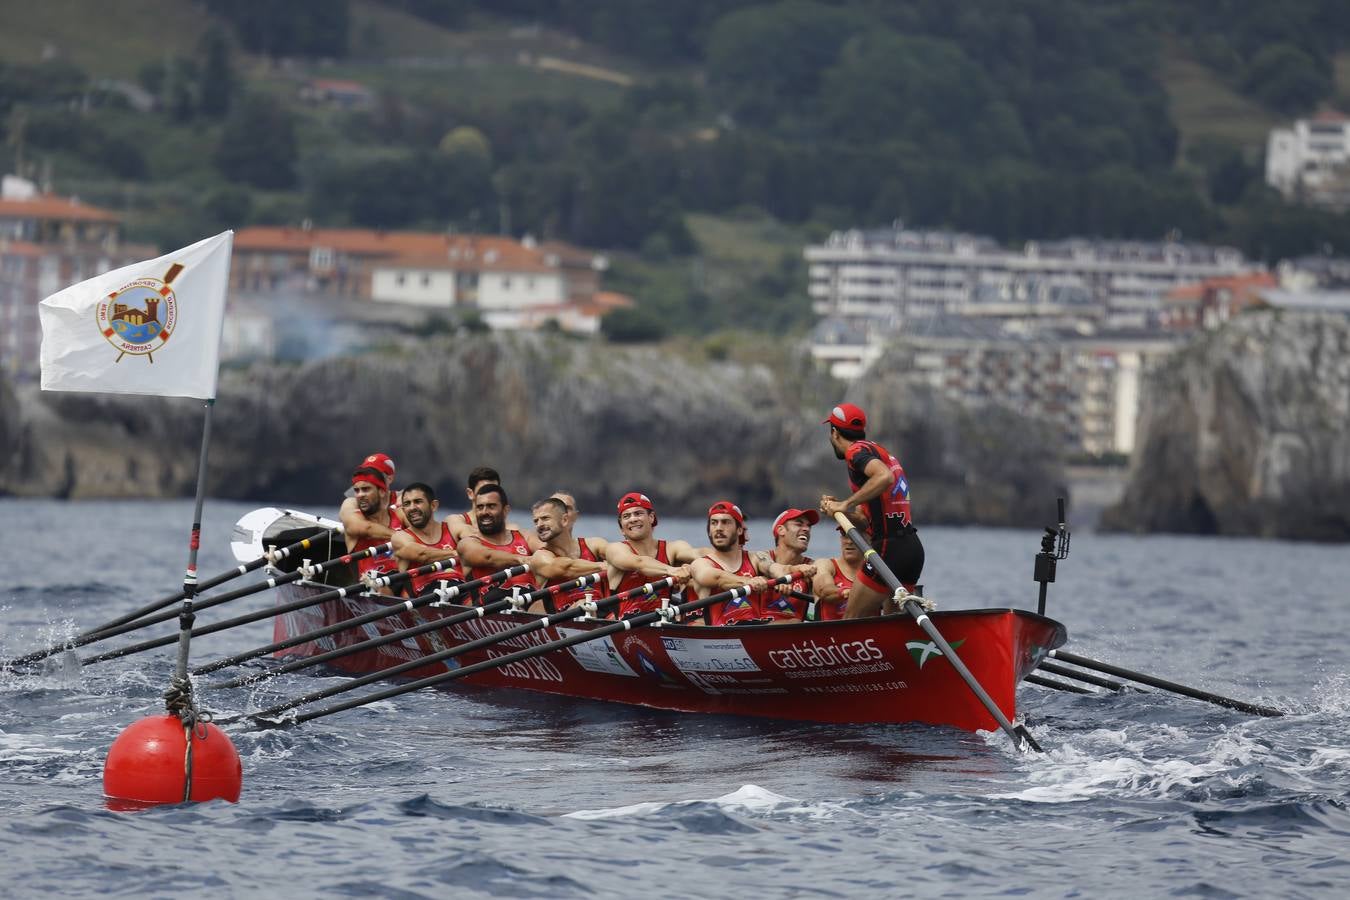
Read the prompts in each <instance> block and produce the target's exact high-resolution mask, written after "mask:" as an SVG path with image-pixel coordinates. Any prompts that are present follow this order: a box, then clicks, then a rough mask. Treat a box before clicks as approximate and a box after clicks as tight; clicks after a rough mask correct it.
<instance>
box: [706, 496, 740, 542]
mask: <svg viewBox="0 0 1350 900" xmlns="http://www.w3.org/2000/svg"><path fill="white" fill-rule="evenodd" d="M719 515H721V516H731V517H732V518H733V519H735V520H736V524H737V525H739V526H741V543H742V544H744V543H745V542H746V539H747V537H748V535H747V534H746V531H745V513H743V512H741V508H740V507H739V506H737V505H736V504H735V503H732V502H731V501H730V500H718V501H717V502H716V503H714V504H713V505H712V506H710V507H708V518H709V519H711V518H712V517H713V516H719Z"/></svg>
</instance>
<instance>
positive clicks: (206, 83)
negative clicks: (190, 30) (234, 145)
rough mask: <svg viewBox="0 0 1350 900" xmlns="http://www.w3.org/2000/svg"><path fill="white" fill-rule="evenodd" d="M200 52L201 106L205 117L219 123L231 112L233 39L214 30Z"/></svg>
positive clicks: (199, 100) (214, 28)
mask: <svg viewBox="0 0 1350 900" xmlns="http://www.w3.org/2000/svg"><path fill="white" fill-rule="evenodd" d="M197 52H198V53H199V54H200V56H201V57H202V60H203V61H202V74H201V87H200V90H199V91H198V105H199V107H200V109H201V111H202V114H203V115H206V116H209V117H210V118H213V119H217V118H220V117H221V116H224V115H225V114H226V113H227V112H229V111H230V100H231V99H232V95H233V93H234V69H233V67H232V66H231V64H230V43H229V39H228V38H226V36H225V33H224V32H223V31H221V30H220V29H219V28H216V27H214V26H212V27H211V28H208V29H207V30H206V33H205V34H203V35H202V40H201V43H200V45H199V46H198V51H197Z"/></svg>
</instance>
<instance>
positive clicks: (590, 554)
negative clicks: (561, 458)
mask: <svg viewBox="0 0 1350 900" xmlns="http://www.w3.org/2000/svg"><path fill="white" fill-rule="evenodd" d="M530 512H531V513H532V514H533V518H534V531H535V536H536V537H537V538H539V540H540V541H541V542H542V544H543V546H541V547H540V548H539V549H538V550H536V551H534V555H533V556H531V557H530V571H532V572H534V574H535V577H536V578H538V579H540V580H542V581H543V582H544V586H550V585H555V584H562V583H563V582H566V581H574V580H575V579H577V578H580V577H581V576H583V575H603V574H607V567H606V565H605V563H603V562H601V560H603V559H604V553H605V547H606V546H607V545H608V544H609V542H608V541H606V540H605V539H604V538H599V537H593V538H577V537H573V536H572V526H571V520H572V518H573V516H571V515H569V513H568V509H567V504H566V503H565V502H564V501H563V500H562V499H561V498H560V497H559V496H558V495H557V494H556V493H555V494H554V495H553V496H552V497H545V498H544V499H543V500H540V501H539V502H537V503H535V504H534V506H533V507H531V509H530ZM605 587H606V585H605V583H604V580H603V579H601V581H600V582H599V583H598V584H597V585H595V586H594V587H589V588H585V589H574V590H571V591H567V592H566V593H564V594H560V595H558V596H556V597H555V596H549V597H545V598H544V599H542V600H537V601H535V603H534V605H533V606H531V608H530V611H531V612H542V613H548V614H552V613H555V612H558V611H559V610H563V609H567V608H568V607H569V606H572V605H574V604H576V603H579V602H581V601H583V600H586V599H587V598H595V597H603V596H604V595H605Z"/></svg>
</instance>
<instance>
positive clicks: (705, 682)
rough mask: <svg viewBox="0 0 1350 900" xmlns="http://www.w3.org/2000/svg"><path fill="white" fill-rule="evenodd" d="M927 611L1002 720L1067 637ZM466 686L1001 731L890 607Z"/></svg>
mask: <svg viewBox="0 0 1350 900" xmlns="http://www.w3.org/2000/svg"><path fill="white" fill-rule="evenodd" d="M320 590H324V588H321V587H318V586H312V585H306V584H296V585H288V586H286V587H283V588H280V589H279V590H278V591H277V593H278V595H279V596H278V602H279V603H280V602H289V601H292V600H296V599H299V598H300V597H304V596H306V595H314V594H317V593H318V592H319V591H320ZM394 603H395V601H391V600H382V599H377V598H371V597H359V598H346V599H341V600H329V601H324V602H321V603H319V604H317V605H315V606H313V607H309V608H306V609H302V610H299V611H295V612H290V613H286V614H285V615H283V616H279V617H278V618H277V619H276V640H277V641H282V640H286V639H288V638H290V637H291V636H293V635H299V634H303V633H306V632H309V631H314V630H316V629H319V628H322V627H324V626H328V625H335V624H337V623H339V622H342V621H346V620H349V619H351V618H353V617H355V616H357V615H362V614H364V613H368V612H371V611H373V610H375V609H376V608H378V607H379V606H380V605H388V606H392V605H394ZM465 609H466V608H465V607H462V606H444V607H438V608H433V607H424V608H422V609H418V610H413V611H411V612H409V611H403V612H399V613H398V614H397V615H391V616H389V617H388V618H385V619H380V620H378V621H377V622H375V623H371V624H366V625H364V626H361V627H359V628H356V629H352V630H350V631H342V632H339V633H337V634H336V635H333V636H331V637H325V638H320V639H318V640H316V641H310V642H306V643H303V644H299V645H297V646H295V647H291V648H289V649H286V650H283V651H279V652H278V653H277V654H276V655H277V656H278V657H295V656H314V655H317V654H319V653H325V652H328V651H330V650H334V649H336V648H339V647H349V646H352V645H354V644H356V643H359V642H360V641H364V640H366V639H368V638H371V637H374V636H376V635H377V634H388V633H390V632H392V631H394V630H396V629H400V628H406V627H410V626H412V625H418V624H421V623H423V622H428V621H431V620H432V619H433V618H444V617H446V616H450V615H454V614H456V613H460V612H463V611H464V610H465ZM537 618H540V617H539V616H533V615H530V614H528V613H497V614H492V615H488V616H486V617H484V618H482V619H474V620H471V621H468V622H462V623H459V624H456V625H451V626H449V627H448V628H445V629H440V630H436V631H433V632H430V633H428V634H423V635H419V636H417V637H415V638H406V639H404V640H403V641H400V642H393V643H389V644H386V645H384V646H382V647H378V648H374V649H370V650H364V651H361V652H358V653H353V654H350V655H348V656H343V657H340V658H338V659H335V660H333V661H331V662H330V663H328V665H329V666H330V667H331V668H333V669H336V670H338V671H341V672H345V673H348V674H353V675H357V674H360V675H364V674H368V673H372V672H376V671H378V670H381V669H385V668H388V667H390V666H395V665H398V664H400V663H404V662H408V661H411V660H414V659H417V658H419V657H422V656H425V655H426V654H429V653H435V652H437V651H439V650H444V649H446V648H449V647H454V646H456V645H459V644H463V643H466V642H468V641H471V640H475V639H477V638H481V637H484V636H485V635H489V634H496V633H500V632H503V631H505V630H507V629H509V628H514V627H516V626H519V625H521V624H524V623H526V622H529V621H531V620H534V619H537ZM930 618H931V619H932V621H933V624H934V625H935V626H937V628H938V630H939V632H940V633H941V634H942V636H943V637H944V638H946V639H947V641H948V642H949V643H950V644H951V645H952V646H953V648H954V649H955V650H956V652H957V654H958V655H959V656H960V658H961V660H962V661H963V662H964V663H965V664H966V666H967V667H968V668H969V669H970V671H971V673H972V674H974V676H975V677H976V678H977V679H978V680H979V682H980V684H981V685H983V686H984V689H985V690H986V691H987V692H988V693H989V695H990V697H992V698H993V700H994V702H995V703H996V704H997V705H998V707H999V708H1000V709H1001V710H1002V711H1003V713H1004V715H1006V716H1008V718H1010V719H1011V718H1012V717H1013V716H1014V715H1015V714H1016V711H1017V709H1016V687H1017V683H1018V682H1019V681H1020V680H1021V679H1022V678H1023V677H1024V676H1025V675H1027V674H1028V673H1029V672H1031V670H1032V669H1034V668H1035V667H1036V665H1037V664H1038V663H1039V662H1040V661H1041V660H1042V659H1043V658H1044V657H1045V654H1046V653H1047V652H1049V651H1050V650H1052V649H1054V648H1056V647H1059V646H1061V645H1062V644H1063V643H1064V641H1065V640H1066V637H1067V635H1066V633H1065V629H1064V626H1063V625H1061V624H1060V623H1058V622H1056V621H1054V620H1053V619H1049V618H1046V617H1044V616H1038V615H1036V614H1035V613H1030V612H1027V611H1025V610H1015V609H984V610H961V611H955V612H939V613H933V614H932V615H931V616H930ZM601 624H605V623H603V622H594V621H572V622H565V623H563V624H561V625H557V626H553V625H550V626H548V627H546V628H542V629H539V630H537V631H533V632H530V633H528V634H525V635H522V636H518V637H514V638H510V639H508V640H506V641H503V642H502V643H501V644H496V645H492V646H490V647H485V648H481V649H478V650H472V651H469V652H467V653H465V654H463V655H461V656H458V657H455V658H453V659H450V660H447V661H445V662H439V663H431V664H428V665H425V666H421V667H418V668H417V669H415V670H413V671H410V672H408V673H405V674H404V675H403V676H401V677H403V678H407V679H414V678H423V677H427V676H431V675H437V674H441V673H443V672H448V671H450V670H451V669H453V668H456V667H457V666H459V665H469V664H471V663H476V662H479V661H481V660H485V659H489V658H492V657H501V656H505V655H507V654H509V653H513V652H515V651H517V650H521V649H525V648H528V647H534V646H539V645H542V644H544V643H546V642H548V641H553V640H557V639H559V638H562V637H567V636H569V635H572V634H575V633H576V632H577V631H581V630H588V629H593V628H596V627H599V626H600V625H601ZM463 680H464V681H465V682H467V683H469V684H474V685H479V686H485V687H508V688H523V689H525V690H531V691H543V692H545V693H551V694H564V695H566V696H569V697H584V698H588V699H592V700H609V701H614V702H619V703H629V704H634V705H638V706H651V707H656V708H659V709H670V710H679V711H682V712H699V713H728V714H732V715H743V716H766V717H771V718H778V719H795V720H803V721H811V722H841V723H853V724H862V723H901V722H923V723H928V724H932V725H949V726H954V727H956V728H961V729H965V730H968V731H975V730H981V729H984V730H993V729H996V728H997V727H998V725H997V723H996V722H995V721H994V719H993V717H992V716H990V715H989V712H988V711H987V710H986V709H985V708H984V707H983V706H982V705H981V704H980V702H979V700H977V699H976V697H975V696H974V694H973V693H972V692H971V690H970V688H969V687H968V686H967V685H966V684H965V682H964V681H963V680H962V679H961V677H960V675H958V674H957V672H956V670H955V669H954V668H953V667H952V666H951V664H950V663H949V662H947V660H946V659H945V658H944V657H943V656H942V655H941V653H940V652H939V651H938V649H937V647H936V646H935V645H933V644H932V643H931V642H930V641H929V639H928V637H927V635H925V634H924V633H923V631H922V630H921V629H920V628H919V626H918V625H917V624H916V623H915V622H914V621H913V620H912V619H910V618H909V617H908V616H901V615H895V616H885V617H883V618H880V619H866V620H852V621H844V622H820V623H804V624H797V625H748V626H736V627H724V628H705V627H695V626H686V625H674V626H672V625H663V626H659V627H646V628H638V629H635V630H633V631H630V632H621V633H619V634H614V635H610V636H607V637H603V638H598V639H596V640H594V641H588V642H585V643H581V644H577V645H574V646H573V647H571V648H568V649H564V650H559V651H554V652H552V653H547V654H543V655H540V656H537V657H534V658H531V659H526V660H521V661H517V662H513V663H509V664H507V665H505V666H502V667H499V668H495V669H489V670H487V671H484V672H479V673H476V674H473V675H469V676H467V677H465V678H464V679H463ZM452 683H453V682H452Z"/></svg>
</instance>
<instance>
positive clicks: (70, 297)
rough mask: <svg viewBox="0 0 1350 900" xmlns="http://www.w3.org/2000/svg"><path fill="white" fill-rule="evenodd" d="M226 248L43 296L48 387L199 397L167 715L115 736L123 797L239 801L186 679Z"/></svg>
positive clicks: (114, 792)
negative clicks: (198, 439)
mask: <svg viewBox="0 0 1350 900" xmlns="http://www.w3.org/2000/svg"><path fill="white" fill-rule="evenodd" d="M233 245H234V232H232V231H223V232H221V233H220V234H217V235H215V236H213V237H209V238H204V239H203V240H200V241H197V242H196V243H195V244H190V245H189V246H187V247H182V248H180V249H178V250H174V251H172V252H170V253H166V254H164V255H162V256H159V257H157V258H155V259H149V260H144V261H141V262H135V263H131V264H130V265H125V266H122V267H121V268H119V269H113V270H112V271H109V272H104V273H102V274H99V275H95V276H94V277H93V278H88V279H85V280H84V281H81V282H79V283H78V284H73V285H70V286H69V287H66V288H63V289H62V290H59V291H57V292H56V293H54V294H52V295H51V296H49V297H47V298H46V299H44V300H43V301H42V302H41V303H40V304H38V314H39V317H40V319H41V321H42V389H43V390H44V391H80V392H90V393H117V394H143V395H150V396H159V397H196V398H199V399H201V400H203V401H204V402H205V404H206V410H205V415H204V416H203V421H202V448H201V457H200V459H199V461H198V463H197V493H196V498H195V499H196V503H195V506H194V508H193V515H192V532H191V535H190V537H189V539H188V563H187V569H186V570H185V573H184V575H183V592H182V595H181V597H182V600H183V606H182V610H181V611H180V613H179V617H178V624H179V635H178V661H177V667H176V670H175V675H174V676H173V678H172V680H171V682H170V685H169V689H168V691H167V692H166V694H165V698H164V699H165V705H166V706H167V707H168V713H169V714H168V715H158V716H146V717H145V718H142V719H140V720H139V721H137V722H134V723H132V724H131V725H130V726H128V727H127V728H126V729H125V730H124V731H122V733H121V734H119V735H118V736H117V739H116V740H114V741H113V744H112V747H110V748H109V750H108V757H107V759H106V760H105V761H104V765H103V789H104V793H105V794H107V796H108V797H109V798H111V799H112V800H115V801H117V802H118V803H120V802H122V801H128V802H132V803H145V804H155V803H179V802H185V801H188V800H211V799H215V798H224V799H226V800H229V801H230V802H235V801H237V800H238V799H239V789H240V784H241V783H242V780H243V770H242V767H241V766H240V764H239V754H238V751H236V750H235V748H234V745H233V744H232V743H231V741H230V739H229V737H228V736H227V735H226V734H225V733H224V732H222V731H221V730H220V729H219V728H216V727H215V726H214V725H211V724H210V721H211V716H210V714H209V713H207V712H204V711H200V710H198V709H197V705H196V703H195V702H194V700H193V696H192V683H191V681H190V680H189V679H188V653H189V649H190V646H189V645H190V641H191V638H192V622H193V619H194V615H193V599H194V597H195V596H196V594H197V591H198V590H199V586H198V582H197V550H198V548H200V547H201V533H202V506H203V505H204V502H205V499H206V469H207V454H208V452H209V450H210V447H211V415H212V407H213V406H214V404H215V396H216V384H217V381H218V379H219V375H220V339H221V333H222V331H223V327H224V320H225V304H226V301H227V294H228V291H229V284H230V253H231V250H232V248H233ZM180 276H181V277H180ZM150 321H153V322H155V323H156V324H157V325H158V330H155V331H154V333H153V335H152V336H150V337H148V338H147V337H146V335H145V334H144V333H143V332H142V331H141V330H138V329H139V326H144V325H145V324H146V323H147V322H150ZM133 326H135V327H133ZM129 329H130V330H129ZM132 338H136V339H139V340H140V343H136V342H134V341H133V340H132ZM171 339H172V343H169V341H170V340H171ZM138 356H144V357H145V363H144V364H143V365H142V364H141V363H140V362H138V361H135V357H138ZM155 356H159V359H155V358H154V357H155ZM123 362H125V363H126V365H121V363H123ZM178 734H181V735H182V736H183V741H184V744H185V749H184V753H183V756H182V757H178V756H177V754H175V753H172V752H166V748H168V749H171V748H172V746H173V744H174V743H175V742H176V740H177V735H178ZM194 756H195V757H196V759H195V760H194ZM194 769H195V770H196V771H195V775H196V781H197V782H198V783H197V784H196V785H194V783H193V782H194ZM179 777H182V779H183V781H182V785H183V787H182V790H181V792H180V791H179V790H178V778H179Z"/></svg>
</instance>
